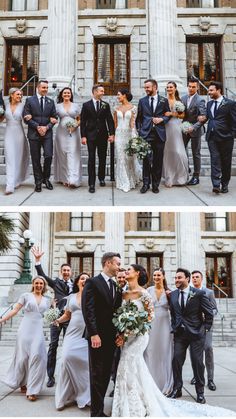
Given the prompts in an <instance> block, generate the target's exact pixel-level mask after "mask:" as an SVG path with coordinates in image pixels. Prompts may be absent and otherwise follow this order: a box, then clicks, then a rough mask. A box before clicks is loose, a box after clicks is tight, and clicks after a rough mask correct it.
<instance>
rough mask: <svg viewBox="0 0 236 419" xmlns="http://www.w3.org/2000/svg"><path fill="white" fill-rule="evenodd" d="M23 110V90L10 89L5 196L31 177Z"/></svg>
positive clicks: (5, 138) (5, 139) (5, 143)
mask: <svg viewBox="0 0 236 419" xmlns="http://www.w3.org/2000/svg"><path fill="white" fill-rule="evenodd" d="M23 109H24V105H23V104H22V92H21V90H19V89H16V88H12V89H10V90H9V104H8V105H6V111H5V118H6V131H5V137H4V149H5V160H6V191H5V195H11V194H13V192H14V189H15V188H18V187H19V186H20V184H21V183H22V182H24V181H25V180H26V179H27V178H28V177H29V146H28V142H27V139H26V136H25V132H24V129H23V124H22V114H23Z"/></svg>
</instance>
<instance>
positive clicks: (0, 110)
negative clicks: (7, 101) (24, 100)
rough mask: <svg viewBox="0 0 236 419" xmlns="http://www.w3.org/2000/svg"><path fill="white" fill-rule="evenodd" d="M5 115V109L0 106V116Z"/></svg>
mask: <svg viewBox="0 0 236 419" xmlns="http://www.w3.org/2000/svg"><path fill="white" fill-rule="evenodd" d="M3 115H5V111H4V109H3V107H2V106H0V116H3Z"/></svg>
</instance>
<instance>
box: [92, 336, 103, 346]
mask: <svg viewBox="0 0 236 419" xmlns="http://www.w3.org/2000/svg"><path fill="white" fill-rule="evenodd" d="M91 345H92V348H100V347H101V346H102V341H101V339H100V336H99V335H94V336H91Z"/></svg>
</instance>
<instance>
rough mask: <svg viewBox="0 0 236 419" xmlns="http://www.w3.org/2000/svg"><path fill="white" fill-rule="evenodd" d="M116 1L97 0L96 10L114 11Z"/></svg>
mask: <svg viewBox="0 0 236 419" xmlns="http://www.w3.org/2000/svg"><path fill="white" fill-rule="evenodd" d="M115 7H116V0H97V9H115Z"/></svg>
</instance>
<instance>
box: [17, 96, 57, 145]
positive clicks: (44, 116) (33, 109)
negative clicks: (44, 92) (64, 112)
mask: <svg viewBox="0 0 236 419" xmlns="http://www.w3.org/2000/svg"><path fill="white" fill-rule="evenodd" d="M26 115H32V119H31V120H30V121H25V123H26V124H27V125H28V138H29V140H38V139H44V138H45V139H47V138H51V139H52V129H53V126H54V125H53V124H52V123H51V122H50V118H57V112H56V107H55V103H54V101H53V100H52V99H50V98H49V97H47V96H46V98H45V106H44V110H43V112H42V110H41V107H40V104H39V100H38V97H37V95H34V96H32V97H30V98H28V99H26V103H25V108H24V113H23V116H26ZM38 126H44V127H46V126H48V131H47V132H46V134H45V136H44V137H41V136H40V135H39V133H38V131H37V127H38Z"/></svg>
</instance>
